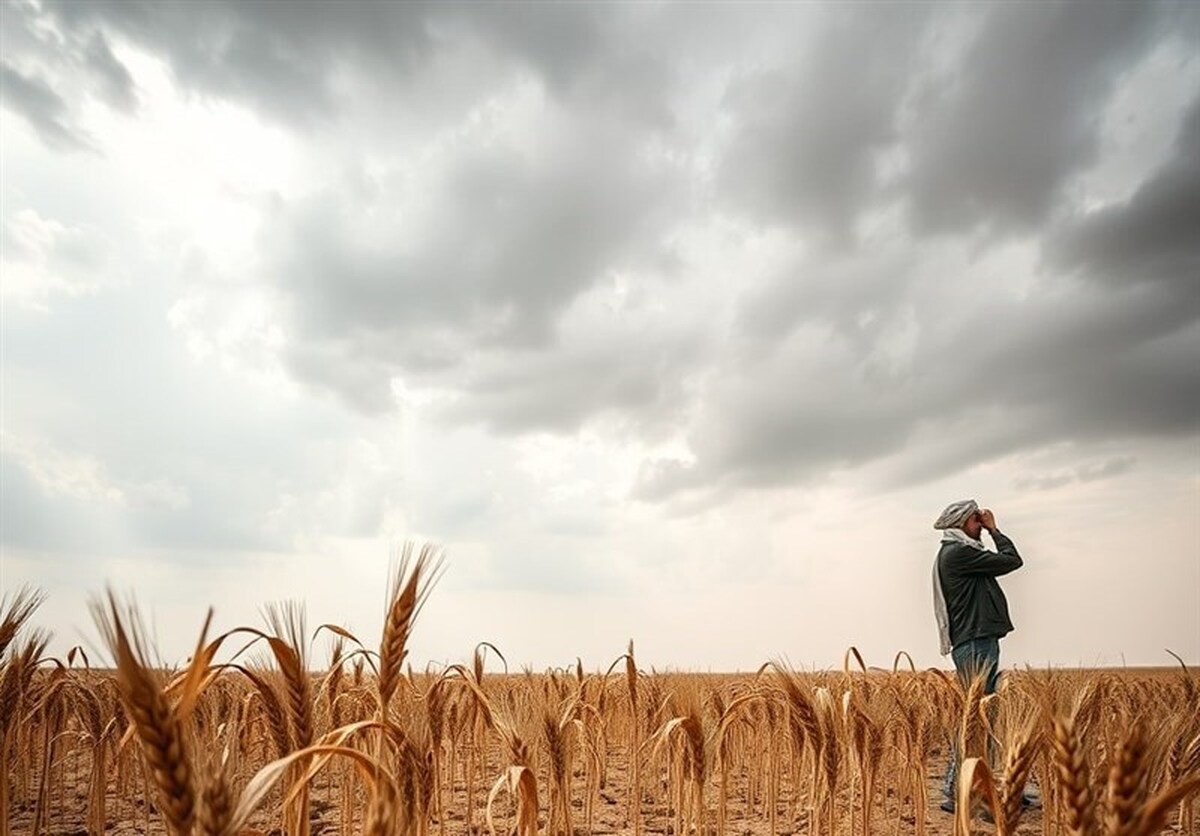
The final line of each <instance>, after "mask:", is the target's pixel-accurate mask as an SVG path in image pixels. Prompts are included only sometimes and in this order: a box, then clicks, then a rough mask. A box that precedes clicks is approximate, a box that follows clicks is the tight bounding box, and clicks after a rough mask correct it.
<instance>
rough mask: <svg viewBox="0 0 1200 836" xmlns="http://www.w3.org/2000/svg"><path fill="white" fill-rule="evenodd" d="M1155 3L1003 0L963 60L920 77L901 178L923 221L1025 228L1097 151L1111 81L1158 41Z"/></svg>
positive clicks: (936, 228) (954, 227)
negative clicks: (905, 173)
mask: <svg viewBox="0 0 1200 836" xmlns="http://www.w3.org/2000/svg"><path fill="white" fill-rule="evenodd" d="M1169 11H1170V10H1169V8H1168V7H1166V6H1164V5H1163V4H1155V3H1103V4H1099V5H1084V4H1081V3H996V4H993V5H991V6H989V7H987V10H986V12H985V13H984V14H985V16H984V18H983V19H982V20H981V21H979V25H978V33H977V35H975V37H974V39H973V40H972V41H971V43H970V45H969V46H968V47H967V49H966V50H965V52H964V54H963V55H962V57H961V60H960V61H957V62H955V63H954V64H953V65H952V66H950V67H947V68H945V70H944V71H943V72H940V73H936V74H933V75H931V76H929V77H927V78H925V79H924V80H922V81H920V82H918V85H917V87H916V89H915V90H914V92H913V98H912V101H911V104H910V106H911V108H912V112H911V115H910V117H909V119H910V122H911V128H910V130H909V132H908V135H907V136H906V137H905V141H906V145H907V147H908V149H909V155H910V158H911V172H910V175H909V176H908V178H907V182H906V183H905V190H906V192H907V194H908V196H909V202H910V206H911V210H912V219H913V224H914V226H915V227H916V229H917V231H918V232H922V233H924V232H953V231H962V230H969V229H971V228H972V227H975V226H977V225H981V224H982V225H984V226H987V227H991V228H994V229H995V230H997V231H1006V230H1011V229H1016V230H1028V229H1031V228H1033V227H1035V226H1036V225H1037V224H1039V223H1041V222H1042V221H1043V220H1045V219H1046V218H1047V217H1049V216H1050V214H1051V212H1052V210H1053V209H1054V207H1055V203H1056V201H1057V200H1058V199H1059V197H1060V196H1061V193H1062V189H1063V188H1064V185H1065V184H1066V182H1067V180H1068V178H1070V176H1071V175H1073V174H1075V173H1077V172H1079V171H1082V170H1084V169H1085V168H1087V167H1088V166H1089V165H1090V164H1091V163H1093V162H1094V161H1095V158H1096V152H1097V148H1098V141H1099V133H1098V127H1099V122H1100V117H1101V115H1102V112H1103V108H1104V106H1105V104H1106V103H1107V100H1108V95H1109V93H1110V92H1111V89H1112V86H1113V84H1114V82H1116V80H1117V79H1118V78H1120V76H1121V74H1122V73H1123V72H1124V71H1125V70H1127V69H1128V68H1129V66H1130V65H1131V64H1132V63H1133V62H1134V61H1135V60H1136V59H1137V58H1138V57H1139V56H1140V55H1141V54H1142V53H1143V52H1144V51H1145V50H1146V49H1147V48H1148V47H1149V46H1151V45H1152V44H1153V43H1154V40H1153V39H1152V37H1151V35H1152V34H1153V32H1154V27H1155V24H1156V23H1159V22H1161V21H1162V20H1163V18H1164V17H1165V16H1166V15H1167V13H1168V12H1169Z"/></svg>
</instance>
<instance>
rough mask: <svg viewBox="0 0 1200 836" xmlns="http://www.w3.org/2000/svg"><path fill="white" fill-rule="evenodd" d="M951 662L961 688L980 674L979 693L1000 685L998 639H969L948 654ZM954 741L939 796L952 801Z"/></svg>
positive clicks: (955, 765) (955, 779) (955, 773)
mask: <svg viewBox="0 0 1200 836" xmlns="http://www.w3.org/2000/svg"><path fill="white" fill-rule="evenodd" d="M950 658H952V659H953V660H954V668H955V670H957V671H958V679H959V681H960V682H962V684H963V688H964V689H965V688H966V687H967V686H968V685H970V684H971V679H972V678H974V677H976V676H979V675H980V674H982V675H983V676H984V682H983V693H985V694H994V693H995V692H996V687H997V686H998V685H999V684H1000V639H998V638H996V637H995V636H992V637H990V638H984V639H972V640H971V641H965V642H962V643H961V644H957V645H955V646H954V650H952V651H951V652H950ZM958 760H959V757H958V740H957V736H956V738H955V739H954V741H953V742H952V744H951V748H950V762H949V763H948V764H947V765H946V778H945V780H944V781H943V782H942V795H944V796H945V797H946V798H954V788H955V784H957V783H958Z"/></svg>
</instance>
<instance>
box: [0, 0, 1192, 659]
mask: <svg viewBox="0 0 1200 836" xmlns="http://www.w3.org/2000/svg"><path fill="white" fill-rule="evenodd" d="M0 38H2V43H0V46H2V52H3V63H2V66H0V72H2V76H0V82H2V84H0V89H2V94H3V108H4V109H3V113H2V121H0V142H2V165H3V185H2V209H0V212H2V218H0V221H2V226H3V229H2V259H3V263H2V270H3V273H2V275H3V284H2V287H3V336H2V339H3V358H2V383H3V403H2V418H3V446H2V459H0V477H2V488H3V492H2V499H0V510H2V513H3V519H2V539H3V555H2V564H0V571H2V579H0V580H2V586H3V588H4V589H5V590H11V589H13V588H15V587H17V586H18V585H20V584H21V583H25V582H28V583H32V584H35V585H37V586H39V587H41V588H42V589H44V590H45V591H46V592H47V593H48V594H49V600H48V602H47V603H46V605H45V606H44V607H43V609H42V610H41V612H40V613H39V615H38V617H37V622H38V623H40V624H42V625H44V626H46V627H48V628H50V629H52V630H53V631H54V632H55V636H56V638H55V643H54V648H55V649H56V650H57V651H58V652H63V651H64V650H65V649H66V648H68V647H70V646H72V645H75V644H80V643H87V642H89V641H94V639H93V638H92V637H93V636H94V635H95V633H94V630H93V629H92V627H91V624H90V622H89V620H88V617H87V615H86V606H85V605H86V602H87V601H88V600H89V597H90V596H93V595H95V594H97V593H99V592H100V591H101V590H102V589H103V588H104V585H105V583H106V582H108V583H112V584H113V585H114V586H115V587H116V588H117V589H119V590H122V591H126V592H132V593H134V594H136V596H137V598H138V600H139V601H140V602H142V604H143V605H144V607H145V608H146V609H147V610H148V611H150V612H151V613H152V616H153V622H154V625H155V630H156V633H157V637H158V641H159V645H160V648H161V651H162V654H163V656H164V657H165V658H167V659H175V658H181V657H182V656H183V655H185V654H186V653H187V651H188V650H189V649H190V645H191V644H192V643H193V642H194V641H195V637H196V633H197V631H198V628H199V626H200V624H201V622H202V620H203V613H204V609H205V607H206V606H207V605H208V604H212V605H214V606H215V607H216V618H215V624H216V625H217V627H218V628H223V627H232V626H235V625H238V624H244V623H256V624H257V623H261V618H260V615H259V607H260V606H261V605H262V604H264V603H266V602H269V601H274V600H281V599H286V598H302V599H304V600H305V601H306V602H307V606H308V616H309V620H310V623H311V624H312V625H313V626H315V625H316V624H319V623H321V622H326V621H335V622H338V623H341V624H345V625H347V626H349V627H350V628H351V629H355V630H358V631H361V632H362V633H363V634H364V635H365V636H366V637H369V641H370V642H375V643H377V641H378V629H379V624H380V622H381V611H382V607H383V598H384V593H385V588H386V583H387V570H388V561H389V551H390V549H391V548H392V547H393V546H394V545H395V544H398V543H400V542H403V540H404V539H406V538H409V537H415V538H422V539H423V538H430V539H434V540H437V541H438V542H441V543H443V544H444V545H445V547H446V553H447V568H446V572H445V575H444V576H443V578H442V580H441V582H440V583H439V584H438V586H437V588H436V590H435V591H434V593H433V596H432V598H431V599H430V602H429V605H428V607H427V608H426V610H425V611H424V612H423V613H422V616H421V620H420V622H419V624H418V627H417V632H416V635H415V637H414V641H413V655H412V658H413V660H414V662H415V663H416V664H418V665H419V664H421V663H423V662H424V661H425V660H427V659H432V660H437V661H450V662H453V661H459V660H462V659H465V658H467V657H469V655H470V653H471V651H472V648H473V647H474V646H475V644H476V643H477V642H479V641H483V640H487V641H490V642H492V643H494V644H495V645H497V646H498V647H499V648H500V649H501V650H502V651H503V652H504V653H505V654H506V656H507V657H508V658H509V660H510V661H511V662H512V663H513V664H521V663H530V664H532V665H533V666H535V667H537V668H541V667H544V666H549V665H561V664H566V663H570V662H573V660H574V659H575V657H576V656H580V657H582V659H583V661H584V664H585V665H587V666H588V667H589V668H594V667H597V666H603V667H607V665H608V663H609V662H611V661H612V660H613V659H614V658H616V657H617V656H618V655H619V654H620V653H621V652H622V651H623V650H624V647H625V643H626V642H627V641H628V640H629V639H630V638H633V639H635V641H636V642H637V647H638V652H639V656H640V660H641V661H642V662H643V664H645V665H647V666H649V665H656V666H658V667H660V668H661V667H665V666H675V667H684V668H705V669H707V668H712V669H743V670H745V669H753V668H755V667H757V666H758V665H759V664H760V663H761V662H763V661H766V660H768V659H772V658H784V659H789V660H791V661H792V662H793V663H794V664H797V665H805V666H811V665H816V666H819V667H829V666H837V665H840V664H841V656H842V653H843V651H844V650H845V649H846V647H848V646H849V645H851V644H854V645H857V646H858V647H859V648H860V649H861V650H862V651H863V654H864V655H865V656H866V658H867V661H868V662H869V663H872V664H877V665H889V664H890V663H891V659H892V656H893V655H894V654H895V652H896V651H897V650H900V649H904V650H907V651H909V652H910V653H911V654H912V656H913V657H914V658H915V659H916V660H917V662H918V664H921V665H931V664H935V663H938V662H939V661H941V660H940V657H938V656H937V637H936V630H935V627H934V622H933V616H932V607H931V591H930V566H931V562H932V559H933V556H934V553H935V551H936V547H937V542H938V536H937V534H936V533H935V532H934V531H933V530H932V528H931V524H932V522H933V520H934V518H935V517H936V516H937V514H938V512H939V511H940V510H941V509H942V507H943V506H944V505H946V504H947V503H948V502H950V501H953V500H956V499H960V498H963V497H975V498H977V499H978V500H979V501H980V502H981V503H983V504H984V505H987V506H990V507H992V508H994V509H995V511H996V515H997V518H998V521H999V523H1000V526H1001V527H1002V529H1004V530H1005V531H1006V532H1007V533H1008V534H1009V535H1010V536H1012V537H1013V539H1014V540H1015V542H1016V544H1017V546H1018V548H1019V549H1020V550H1021V552H1022V554H1023V555H1024V557H1025V560H1026V566H1025V568H1023V569H1022V570H1021V571H1019V572H1018V573H1016V574H1014V575H1012V576H1010V577H1008V578H1006V579H1004V581H1003V586H1004V589H1005V590H1006V592H1007V594H1008V598H1009V602H1010V607H1011V610H1012V614H1013V620H1014V622H1015V623H1016V625H1017V629H1016V632H1015V633H1013V634H1012V636H1010V637H1009V638H1008V639H1007V640H1006V641H1005V643H1004V645H1003V648H1004V650H1003V653H1004V661H1005V663H1006V664H1024V663H1030V664H1046V663H1052V664H1079V663H1083V664H1120V663H1122V661H1126V662H1128V663H1129V664H1168V663H1170V662H1171V659H1170V657H1169V656H1167V655H1166V653H1165V652H1164V648H1171V649H1172V650H1174V651H1175V652H1177V653H1180V654H1181V655H1183V656H1184V657H1185V658H1186V659H1188V661H1189V662H1190V663H1192V664H1200V234H1198V230H1200V5H1197V4H1194V3H1188V2H1178V3H1124V2H1122V3H1104V2H1099V3H1080V2H1073V3H1011V2H996V3H993V4H984V3H969V4H966V3H964V4H950V3H941V4H938V3H923V4H916V3H912V4H905V3H881V4H868V3H856V4H846V3H842V4H828V5H821V4H817V3H797V4H792V5H789V4H781V3H772V4H762V5H755V4H744V3H743V4H730V5H721V4H715V3H707V4H699V3H696V4H688V5H659V4H649V3H626V4H604V5H600V4H596V5H586V4H541V3H538V4H528V5H499V4H486V3H472V4H464V5H459V4H454V3H430V4H418V3H410V4H399V3H393V4H385V3H365V4H357V5H356V4H351V3H328V4H322V5H318V4H285V3H244V2H233V1H232V0H230V2H218V1H217V0H205V2H174V3H172V2H156V3H135V2H101V0H89V2H80V1H78V0H77V1H76V2H66V3H62V2H49V0H42V2H33V0H16V2H5V5H4V6H3V26H2V27H0ZM316 657H317V658H318V659H323V658H324V648H323V646H322V647H321V648H319V649H318V651H317V653H316Z"/></svg>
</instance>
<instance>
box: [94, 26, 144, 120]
mask: <svg viewBox="0 0 1200 836" xmlns="http://www.w3.org/2000/svg"><path fill="white" fill-rule="evenodd" d="M84 57H85V60H86V66H87V69H88V73H89V77H90V78H91V80H92V82H93V84H94V86H95V88H96V90H97V93H98V95H99V96H100V98H101V99H103V100H104V102H105V103H107V104H108V105H109V106H110V107H113V108H116V109H117V110H119V111H122V112H123V113H126V114H133V113H134V112H135V111H136V110H137V90H136V85H135V84H134V82H133V76H132V75H130V74H129V70H128V68H126V66H125V65H124V64H122V63H121V62H120V61H119V60H117V56H115V55H113V51H112V47H110V46H109V43H108V39H107V38H105V37H104V34H103V33H101V32H95V33H93V35H92V37H91V39H90V40H89V41H88V44H87V47H86V50H85V52H84Z"/></svg>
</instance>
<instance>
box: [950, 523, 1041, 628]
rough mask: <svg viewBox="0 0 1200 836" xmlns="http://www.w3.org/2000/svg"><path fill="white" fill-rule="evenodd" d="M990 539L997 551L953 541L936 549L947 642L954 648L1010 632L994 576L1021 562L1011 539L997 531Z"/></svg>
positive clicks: (1001, 594)
mask: <svg viewBox="0 0 1200 836" xmlns="http://www.w3.org/2000/svg"><path fill="white" fill-rule="evenodd" d="M992 539H994V540H995V541H996V548H997V549H998V551H994V552H993V551H988V550H987V549H976V548H973V547H972V546H968V545H967V544H965V543H955V542H947V543H942V547H941V549H940V550H939V551H938V578H939V580H941V582H942V593H943V594H944V595H945V596H946V612H947V614H948V615H949V616H950V643H951V644H953V645H954V646H955V647H957V646H958V645H960V644H962V643H963V642H967V641H971V640H972V639H985V638H992V637H996V638H999V637H1001V636H1006V635H1008V634H1009V633H1011V632H1012V629H1013V624H1012V620H1011V619H1010V618H1009V616H1008V601H1007V600H1005V598H1004V592H1003V591H1001V589H1000V584H999V583H997V582H996V578H998V577H999V576H1000V575H1007V574H1008V573H1009V572H1011V571H1013V570H1014V569H1020V568H1021V566H1022V564H1023V563H1024V561H1022V560H1021V555H1019V554H1017V547H1016V546H1014V545H1013V541H1012V540H1010V539H1008V538H1007V537H1005V536H1004V535H1003V534H1001V533H1000V532H999V531H995V532H993V533H992Z"/></svg>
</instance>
